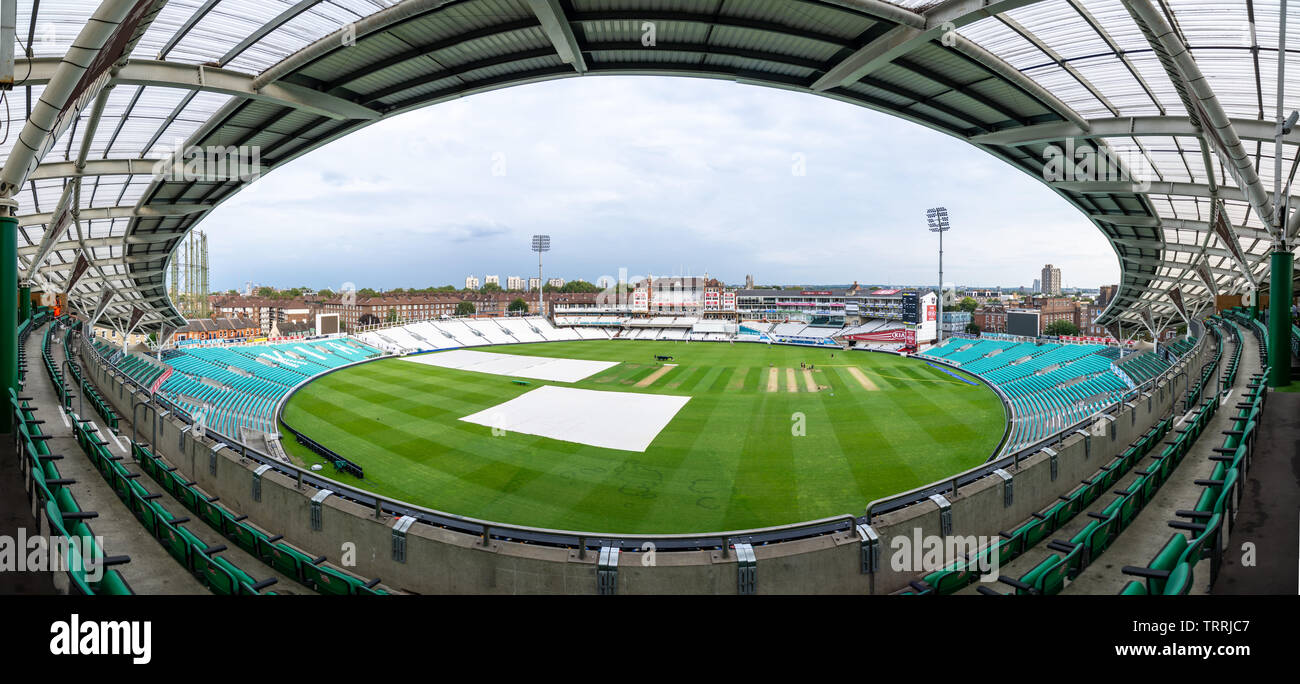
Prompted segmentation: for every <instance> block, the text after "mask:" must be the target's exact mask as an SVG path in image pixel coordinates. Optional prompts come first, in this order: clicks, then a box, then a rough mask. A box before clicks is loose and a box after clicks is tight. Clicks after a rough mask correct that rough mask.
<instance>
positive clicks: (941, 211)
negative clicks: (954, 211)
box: [925, 207, 949, 344]
mask: <svg viewBox="0 0 1300 684" xmlns="http://www.w3.org/2000/svg"><path fill="white" fill-rule="evenodd" d="M925 220H926V222H927V223H929V224H930V232H931V233H938V234H939V319H938V320H937V321H935V325H934V341H935V344H938V343H939V342H942V341H943V234H944V233H946V232H948V228H949V226H948V209H947V208H946V207H935V208H933V209H929V210H927V211H926V212H925Z"/></svg>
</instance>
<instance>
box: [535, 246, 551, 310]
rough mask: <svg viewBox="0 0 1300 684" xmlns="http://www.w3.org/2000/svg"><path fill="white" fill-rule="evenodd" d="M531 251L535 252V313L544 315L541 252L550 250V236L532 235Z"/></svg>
mask: <svg viewBox="0 0 1300 684" xmlns="http://www.w3.org/2000/svg"><path fill="white" fill-rule="evenodd" d="M533 251H534V252H537V313H538V315H540V316H545V315H546V305H545V304H544V303H543V301H542V293H544V292H546V283H545V281H543V280H542V252H549V251H551V236H550V235H534V236H533Z"/></svg>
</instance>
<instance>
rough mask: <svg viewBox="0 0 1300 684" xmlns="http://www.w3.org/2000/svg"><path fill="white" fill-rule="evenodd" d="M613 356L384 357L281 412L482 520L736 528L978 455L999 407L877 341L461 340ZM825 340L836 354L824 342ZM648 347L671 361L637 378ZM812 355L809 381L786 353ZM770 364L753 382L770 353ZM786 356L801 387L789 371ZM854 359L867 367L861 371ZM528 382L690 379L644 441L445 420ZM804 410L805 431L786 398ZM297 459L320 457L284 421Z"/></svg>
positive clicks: (380, 485)
mask: <svg viewBox="0 0 1300 684" xmlns="http://www.w3.org/2000/svg"><path fill="white" fill-rule="evenodd" d="M476 350H478V351H493V352H501V353H507V354H530V355H536V356H548V357H556V358H571V359H591V360H602V361H620V362H621V363H620V364H619V365H618V366H615V367H613V368H610V369H608V370H606V371H604V372H602V373H598V374H596V375H593V376H590V377H588V378H587V379H585V380H583V381H581V382H577V383H573V384H568V383H558V382H548V383H543V382H541V381H535V380H533V381H529V382H530V383H531V384H530V385H528V386H520V385H516V384H514V383H513V382H512V380H511V378H508V377H502V376H497V375H486V374H482V373H474V372H469V371H459V370H449V369H443V368H437V367H433V366H427V365H422V364H418V363H411V362H409V361H402V360H399V359H385V360H381V361H375V362H372V363H367V364H362V365H359V366H355V367H352V368H348V369H345V370H342V371H339V372H336V373H333V374H330V375H326V376H324V377H322V378H320V379H318V380H316V381H314V382H312V383H310V384H309V385H307V386H306V387H304V388H303V389H302V390H300V391H299V392H298V393H297V394H296V395H294V397H293V398H292V399H291V400H290V401H289V403H288V405H287V406H286V408H285V412H284V419H285V421H286V422H287V423H289V424H290V425H292V426H293V427H294V428H296V429H298V430H300V431H302V432H303V433H304V434H307V435H309V436H310V437H312V438H313V439H315V440H317V441H318V442H320V443H321V444H323V445H325V446H327V447H329V448H330V449H333V450H334V451H336V452H338V453H339V454H342V455H343V456H345V457H347V458H349V459H351V460H353V461H355V462H357V463H359V464H360V465H361V466H362V467H363V468H364V469H365V474H366V477H365V480H364V481H361V480H357V479H355V478H352V477H351V476H347V475H342V474H338V473H336V472H335V471H334V468H333V467H332V466H331V465H328V464H327V465H325V467H324V469H323V470H322V471H321V474H323V475H326V476H329V477H334V478H335V479H338V480H340V481H342V482H346V483H348V484H352V485H354V486H359V487H364V488H366V489H369V490H370V491H373V492H376V493H379V494H381V495H385V496H389V497H393V498H396V499H401V500H404V501H408V502H411V503H415V504H418V505H421V506H426V507H429V508H433V509H437V510H441V511H446V512H449V513H455V514H459V515H465V516H472V517H476V518H481V519H486V520H491V521H495V522H503V523H512V524H518V525H530V526H537V527H549V528H557V529H569V530H583V531H593V532H611V533H626V534H634V533H661V534H668V533H682V532H706V531H722V530H738V529H747V528H754V527H762V526H768V525H779V524H785V523H794V522H801V521H806V520H812V519H816V518H822V517H828V516H833V515H841V514H845V513H852V514H857V515H861V514H862V512H863V510H864V508H865V507H866V505H867V503H868V502H869V501H871V500H872V499H876V498H879V497H882V496H886V495H889V494H894V493H897V492H900V491H905V490H908V489H912V488H914V487H917V486H920V485H923V484H926V483H929V482H932V481H935V480H938V479H941V478H943V477H945V476H948V475H952V474H953V473H956V472H959V471H961V470H965V469H967V468H970V467H973V466H975V465H978V464H979V463H982V462H983V461H984V460H985V459H986V458H988V457H989V455H990V454H991V453H992V451H993V449H994V448H996V446H997V445H998V442H999V441H1000V439H1001V437H1002V434H1003V430H1004V428H1005V425H1006V418H1005V415H1004V412H1003V408H1002V403H1001V401H1000V400H999V399H998V397H997V395H996V394H995V393H994V392H993V391H992V390H991V389H989V388H988V387H987V386H984V385H983V384H980V385H979V386H972V385H968V384H965V383H963V382H959V381H957V380H955V379H954V378H952V377H950V376H949V375H947V374H945V373H943V372H941V371H939V370H937V369H934V368H932V367H930V366H928V365H926V363H925V362H924V361H921V360H918V359H906V358H902V357H898V356H894V355H889V354H872V353H864V352H843V351H834V352H832V351H830V350H825V349H803V348H796V347H788V346H768V345H762V344H722V343H713V342H695V343H689V344H688V343H684V342H651V341H636V340H627V341H584V342H551V343H541V344H525V345H510V346H503V347H489V348H483V347H478V348H476ZM832 353H833V354H834V356H833V357H832ZM655 354H668V355H672V356H674V357H675V359H674V361H673V362H674V363H677V364H678V366H677V367H676V368H673V369H671V370H669V371H668V372H667V373H665V374H663V375H661V376H660V377H658V378H657V379H655V381H654V382H653V383H652V384H650V385H648V386H645V387H638V386H637V383H638V381H641V380H643V379H645V378H647V377H648V376H650V375H651V374H652V373H654V372H655V371H656V370H657V369H658V368H659V364H658V363H655V362H654V361H653V356H654V355H655ZM801 362H808V363H812V364H815V365H816V366H817V370H816V371H815V373H814V378H815V382H816V385H818V386H824V387H826V389H823V390H820V391H808V390H807V388H806V386H805V380H804V378H803V376H802V374H801V373H800V371H799V364H800V363H801ZM771 366H775V367H776V368H778V369H781V370H780V371H779V373H778V375H779V386H778V391H776V392H770V391H768V373H769V372H770V371H769V367H771ZM785 368H793V369H795V372H796V375H797V379H798V388H799V391H797V392H791V391H789V390H788V389H787V386H786V376H785V371H784V369H785ZM852 368H856V369H858V371H859V372H860V373H861V374H862V375H863V376H865V377H866V378H867V379H868V381H869V382H868V384H869V385H874V386H875V388H876V389H875V390H869V389H867V388H866V387H865V386H864V385H863V384H862V382H860V381H859V380H858V379H857V376H856V375H855V374H854V372H853V370H851V369H852ZM542 384H552V385H558V386H565V387H577V388H583V389H595V390H611V391H625V392H653V393H664V394H678V395H688V396H690V397H691V400H690V401H689V402H688V403H687V404H686V406H685V408H683V409H682V410H681V411H680V412H679V413H678V414H677V416H676V417H675V418H674V419H673V420H672V422H670V423H669V424H668V426H667V427H665V428H664V430H663V431H662V432H661V433H659V436H658V437H657V438H656V439H655V441H654V442H653V443H652V444H651V446H650V447H649V448H648V449H647V450H646V451H645V452H644V453H637V452H629V451H620V450H614V449H604V448H599V447H593V446H588V445H583V444H576V443H571V442H563V441H558V440H553V439H548V438H544V437H536V436H533V435H526V434H517V433H509V434H506V435H502V436H493V435H492V431H491V429H490V428H488V427H485V426H480V425H474V424H471V423H467V422H464V421H460V420H458V419H459V418H461V417H463V416H467V415H470V414H472V413H475V412H478V411H481V410H483V409H486V408H489V407H492V406H496V405H497V404H500V403H502V402H505V401H507V400H509V399H512V398H514V397H517V396H519V395H520V394H522V393H524V392H527V391H529V390H531V389H535V388H537V387H538V386H540V385H542ZM796 413H800V414H803V416H804V419H803V424H804V427H805V435H804V436H795V435H794V434H793V430H792V427H794V425H795V421H794V418H793V416H794V415H795V414H796ZM284 445H285V447H286V448H287V449H288V451H289V452H290V454H291V455H292V456H293V457H294V458H295V459H298V460H299V461H300V462H301V463H306V464H311V463H321V462H322V459H320V458H319V457H318V456H316V455H315V454H314V453H312V452H311V451H310V450H308V449H306V448H305V447H302V446H301V445H299V444H297V443H296V441H295V440H293V438H292V437H291V436H288V433H287V432H286V437H285V439H284Z"/></svg>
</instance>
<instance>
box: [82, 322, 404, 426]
mask: <svg viewBox="0 0 1300 684" xmlns="http://www.w3.org/2000/svg"><path fill="white" fill-rule="evenodd" d="M92 345H93V346H94V348H95V349H96V351H98V352H99V353H100V355H101V356H104V357H105V358H106V360H108V361H109V363H111V364H113V365H115V366H116V367H117V368H118V369H119V370H121V371H123V372H124V373H126V374H127V375H128V376H129V377H131V378H132V379H133V380H135V381H136V382H138V383H139V384H140V385H141V386H142V387H145V388H146V389H150V390H152V389H154V388H155V385H156V386H157V387H156V389H157V393H158V395H159V396H161V397H162V398H163V399H165V400H166V402H167V403H168V404H170V405H171V406H173V407H175V408H177V409H179V410H181V411H183V412H185V413H186V414H187V415H188V416H189V418H190V419H191V421H194V422H202V423H203V425H204V426H205V427H206V428H208V429H212V430H215V431H217V432H218V433H220V434H223V435H227V436H230V437H234V438H240V437H241V435H240V430H241V429H245V428H247V429H253V430H260V431H264V432H274V431H275V425H274V415H273V413H274V409H275V406H276V404H277V403H278V402H279V401H280V399H282V398H283V397H284V396H285V395H286V394H287V393H288V392H289V391H290V390H291V389H292V388H293V387H294V386H295V385H297V384H299V383H301V382H303V381H304V380H307V379H308V378H310V377H313V376H315V375H318V374H320V373H324V372H326V371H328V370H331V369H333V368H338V367H341V366H344V365H347V364H349V363H355V362H357V361H362V360H365V359H367V358H373V357H375V356H379V355H380V354H381V353H382V352H380V351H379V350H377V349H375V348H373V347H371V346H369V345H366V344H364V343H362V342H359V341H357V340H353V339H350V338H342V339H326V340H301V341H296V342H286V343H278V344H268V345H251V346H240V347H190V348H187V349H174V350H168V351H167V352H166V353H165V354H164V355H163V356H164V360H163V362H161V363H160V362H157V361H155V360H153V359H151V358H147V357H144V356H141V355H134V354H132V355H122V356H120V357H116V363H114V358H115V356H116V354H117V350H114V349H113V348H112V346H111V345H108V344H107V343H106V342H104V341H102V340H98V339H96V340H92Z"/></svg>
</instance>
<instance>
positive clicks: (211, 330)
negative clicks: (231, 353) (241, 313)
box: [172, 317, 263, 342]
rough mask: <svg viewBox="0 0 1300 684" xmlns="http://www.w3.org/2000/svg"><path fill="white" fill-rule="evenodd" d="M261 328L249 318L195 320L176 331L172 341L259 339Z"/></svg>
mask: <svg viewBox="0 0 1300 684" xmlns="http://www.w3.org/2000/svg"><path fill="white" fill-rule="evenodd" d="M262 334H263V333H262V328H261V326H260V325H258V324H257V322H256V321H253V320H252V319H250V318H240V317H234V318H195V319H193V320H191V321H189V322H188V323H186V325H185V327H183V328H180V329H179V330H177V331H176V336H175V337H173V338H172V339H173V340H174V341H176V342H181V341H183V340H234V339H241V338H249V337H260V336H261V335H262Z"/></svg>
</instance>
